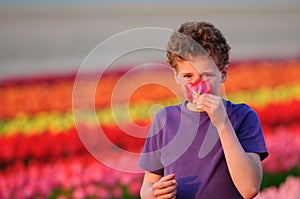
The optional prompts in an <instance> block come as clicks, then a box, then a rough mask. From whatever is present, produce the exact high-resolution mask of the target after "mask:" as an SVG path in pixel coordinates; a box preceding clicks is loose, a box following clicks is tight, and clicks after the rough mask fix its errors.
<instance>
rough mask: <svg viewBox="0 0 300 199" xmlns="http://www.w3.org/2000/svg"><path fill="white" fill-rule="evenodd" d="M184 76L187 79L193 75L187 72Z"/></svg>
mask: <svg viewBox="0 0 300 199" xmlns="http://www.w3.org/2000/svg"><path fill="white" fill-rule="evenodd" d="M183 77H184V78H186V79H189V78H191V77H192V75H190V74H186V75H183Z"/></svg>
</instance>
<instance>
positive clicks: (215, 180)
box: [139, 100, 268, 199]
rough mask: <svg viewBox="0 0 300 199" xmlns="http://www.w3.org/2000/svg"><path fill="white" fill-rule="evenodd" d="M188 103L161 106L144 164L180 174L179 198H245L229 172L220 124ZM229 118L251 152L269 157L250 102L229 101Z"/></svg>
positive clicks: (142, 159)
mask: <svg viewBox="0 0 300 199" xmlns="http://www.w3.org/2000/svg"><path fill="white" fill-rule="evenodd" d="M186 103H187V101H186V102H184V103H183V104H180V105H175V106H169V107H165V108H163V109H161V110H160V111H159V112H158V113H157V114H156V117H155V119H154V121H153V123H152V126H151V128H150V131H149V134H148V137H147V139H146V142H145V146H144V150H143V153H142V154H141V157H140V160H139V166H140V167H141V168H143V169H144V170H146V171H150V172H152V173H155V174H159V175H162V176H165V175H168V174H171V173H175V179H176V181H177V183H178V187H177V195H176V199H190V198H209V199H214V198H216V199H220V198H222V199H227V198H228V199H236V198H242V196H241V195H240V193H239V192H238V190H237V189H236V187H235V186H234V184H233V182H232V180H231V177H230V175H229V171H228V167H227V165H226V160H225V157H224V153H223V149H222V145H221V142H220V139H219V137H218V132H217V129H216V128H215V127H214V125H212V123H211V122H210V118H209V116H208V115H207V113H205V112H194V111H190V110H189V109H187V108H186ZM224 103H225V104H226V110H227V114H228V117H229V119H230V121H231V123H232V126H233V128H234V130H235V132H236V134H237V137H238V139H239V141H240V143H241V145H242V147H243V148H244V150H245V151H246V152H254V153H258V154H259V155H260V157H261V160H263V159H264V158H266V157H267V156H268V152H267V148H266V144H265V141H264V137H263V133H262V129H261V125H260V122H259V119H258V117H257V115H256V113H255V112H254V111H253V110H252V109H251V108H250V107H249V106H248V105H246V104H233V103H231V102H230V101H225V100H224Z"/></svg>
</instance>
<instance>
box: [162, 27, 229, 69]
mask: <svg viewBox="0 0 300 199" xmlns="http://www.w3.org/2000/svg"><path fill="white" fill-rule="evenodd" d="M179 35H181V36H179ZM186 36H187V37H186ZM195 41H196V42H195ZM199 44H200V45H201V46H199ZM197 46H198V48H197ZM203 49H204V50H205V52H203ZM229 50H230V46H229V45H228V44H227V42H226V39H225V38H224V36H223V35H222V33H221V31H220V30H218V29H217V28H216V27H215V26H214V25H212V24H210V23H207V22H187V23H184V24H182V25H181V26H180V27H179V29H178V30H176V31H175V32H173V34H172V36H171V37H170V41H169V42H168V44H167V58H168V62H169V64H170V65H171V66H172V67H173V68H174V69H175V70H177V63H178V61H182V60H190V59H191V58H192V57H197V56H199V55H200V56H202V55H203V54H204V53H205V54H206V55H208V56H210V57H212V58H213V60H214V61H215V63H216V65H217V66H218V69H219V70H220V71H221V70H222V69H224V68H225V67H226V66H227V64H228V63H229V61H228V60H229Z"/></svg>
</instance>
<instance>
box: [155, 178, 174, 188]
mask: <svg viewBox="0 0 300 199" xmlns="http://www.w3.org/2000/svg"><path fill="white" fill-rule="evenodd" d="M176 184H177V183H176V180H169V181H165V182H159V181H158V182H156V183H154V184H153V185H152V189H164V188H166V187H170V186H174V185H175V186H176Z"/></svg>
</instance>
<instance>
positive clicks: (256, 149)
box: [236, 106, 268, 160]
mask: <svg viewBox="0 0 300 199" xmlns="http://www.w3.org/2000/svg"><path fill="white" fill-rule="evenodd" d="M244 108H245V109H244V110H243V113H244V114H245V115H244V117H242V118H243V120H242V121H241V123H240V125H239V128H238V130H237V132H236V133H237V136H238V139H239V141H240V143H241V145H242V147H243V148H244V150H245V151H246V152H253V153H257V154H259V155H260V159H261V160H263V159H265V158H266V157H267V156H268V150H267V147H266V143H265V139H264V136H263V131H262V127H261V124H260V121H259V118H258V116H257V114H256V112H255V111H254V110H252V109H251V108H250V107H248V106H244Z"/></svg>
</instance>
